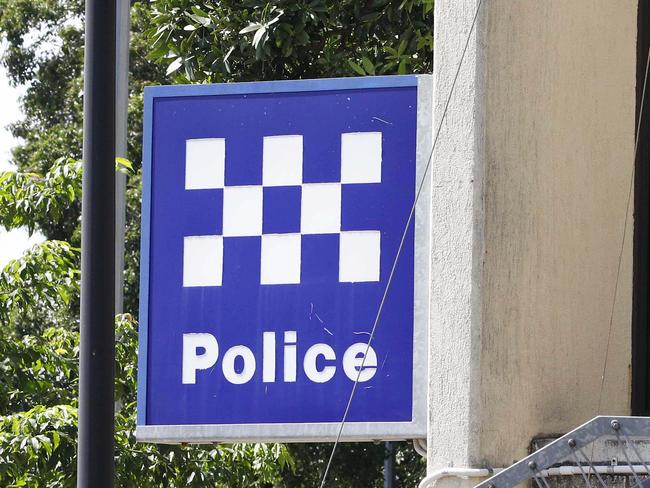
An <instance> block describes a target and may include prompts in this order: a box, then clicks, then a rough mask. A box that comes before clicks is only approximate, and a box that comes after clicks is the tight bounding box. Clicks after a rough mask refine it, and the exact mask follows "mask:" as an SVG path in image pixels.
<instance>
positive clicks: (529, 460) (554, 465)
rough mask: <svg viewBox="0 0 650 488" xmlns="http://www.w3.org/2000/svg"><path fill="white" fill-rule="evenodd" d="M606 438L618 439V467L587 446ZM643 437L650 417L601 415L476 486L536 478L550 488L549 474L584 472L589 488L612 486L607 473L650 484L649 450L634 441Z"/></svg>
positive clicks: (504, 486) (490, 487) (648, 433)
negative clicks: (600, 460) (598, 459)
mask: <svg viewBox="0 0 650 488" xmlns="http://www.w3.org/2000/svg"><path fill="white" fill-rule="evenodd" d="M604 437H615V438H616V441H617V446H618V449H619V450H620V454H621V455H622V456H620V461H618V464H617V465H615V466H614V465H608V466H604V465H602V464H599V463H596V462H595V461H594V456H593V452H594V450H593V448H592V449H591V452H588V451H589V450H587V449H585V448H586V447H587V446H589V445H592V444H593V443H594V441H596V440H598V439H601V438H604ZM639 437H645V438H650V417H606V416H599V417H596V418H594V419H592V420H590V421H589V422H587V423H585V424H583V425H581V426H580V427H578V428H577V429H575V430H573V431H571V432H569V433H568V434H566V435H563V436H562V437H560V438H558V439H556V440H554V441H553V442H551V443H550V444H548V445H546V446H544V447H542V448H541V449H539V450H538V451H535V452H534V453H532V454H531V455H530V456H528V457H526V458H524V459H522V460H521V461H519V462H516V463H515V464H513V465H512V466H510V467H508V468H506V469H503V470H501V471H499V472H498V473H497V474H495V475H493V476H492V477H490V478H488V479H487V480H485V481H483V482H482V483H480V484H478V485H476V487H475V488H511V487H514V486H517V485H518V484H519V483H522V482H524V481H527V480H534V482H535V485H536V486H537V487H538V488H550V484H549V482H548V480H547V478H548V477H549V476H566V475H572V474H575V475H580V476H581V477H582V479H583V480H584V483H585V486H587V487H588V488H595V487H601V488H608V485H607V482H606V477H604V475H622V474H623V475H629V476H632V477H633V478H634V485H633V486H635V487H644V486H648V487H650V479H648V478H645V477H644V475H648V474H650V470H649V469H648V466H649V465H650V456H649V455H648V453H644V454H645V455H642V453H641V452H640V451H639V448H638V446H637V445H636V444H635V443H634V442H632V440H631V439H633V438H639ZM566 463H569V464H568V465H567V464H566ZM561 464H564V465H561ZM558 465H559V466H558ZM642 477H643V478H642ZM646 479H648V481H646Z"/></svg>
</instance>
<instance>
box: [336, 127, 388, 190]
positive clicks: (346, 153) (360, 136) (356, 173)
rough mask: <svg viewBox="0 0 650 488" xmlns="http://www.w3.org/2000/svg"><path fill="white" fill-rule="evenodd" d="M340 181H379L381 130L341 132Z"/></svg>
mask: <svg viewBox="0 0 650 488" xmlns="http://www.w3.org/2000/svg"><path fill="white" fill-rule="evenodd" d="M341 183H381V132H349V133H345V134H341Z"/></svg>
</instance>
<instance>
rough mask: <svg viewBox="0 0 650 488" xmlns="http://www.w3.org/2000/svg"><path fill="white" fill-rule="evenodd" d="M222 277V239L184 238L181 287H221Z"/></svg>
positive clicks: (206, 237)
mask: <svg viewBox="0 0 650 488" xmlns="http://www.w3.org/2000/svg"><path fill="white" fill-rule="evenodd" d="M222 275H223V237H221V236H188V237H185V238H184V242H183V286H221V279H222Z"/></svg>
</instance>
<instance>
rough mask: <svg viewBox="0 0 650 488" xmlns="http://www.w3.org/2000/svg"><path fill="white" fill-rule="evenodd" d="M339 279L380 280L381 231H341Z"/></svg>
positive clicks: (341, 280) (351, 281)
mask: <svg viewBox="0 0 650 488" xmlns="http://www.w3.org/2000/svg"><path fill="white" fill-rule="evenodd" d="M340 239H341V241H340V245H339V281H340V282H346V283H356V282H360V281H379V262H380V261H379V258H380V255H381V233H380V232H379V231H376V230H371V231H353V232H341V236H340Z"/></svg>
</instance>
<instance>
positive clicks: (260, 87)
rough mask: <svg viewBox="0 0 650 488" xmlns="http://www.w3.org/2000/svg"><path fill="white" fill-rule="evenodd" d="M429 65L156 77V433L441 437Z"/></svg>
mask: <svg viewBox="0 0 650 488" xmlns="http://www.w3.org/2000/svg"><path fill="white" fill-rule="evenodd" d="M430 82H431V80H430V78H429V77H426V76H423V77H416V76H393V77H376V78H361V79H335V80H305V81H289V82H263V83H241V84H222V85H201V86H196V85H193V86H163V87H151V88H147V89H146V90H145V125H144V127H145V129H144V162H143V165H144V171H143V175H144V177H143V178H144V180H143V207H142V253H141V297H140V308H141V309H140V321H141V330H140V364H139V391H138V427H137V436H138V439H140V440H144V441H158V442H192V441H235V440H285V441H291V440H305V441H307V440H328V439H332V438H334V437H335V436H336V433H337V429H338V424H337V422H339V421H340V420H341V418H342V416H343V412H344V410H345V407H346V404H347V401H348V397H349V395H350V392H351V389H352V386H353V384H354V381H355V380H356V378H357V376H359V386H358V388H357V391H356V395H355V398H354V401H353V403H352V406H351V409H350V412H349V415H348V419H347V420H348V423H347V424H346V427H345V430H344V431H343V438H345V439H358V440H363V439H367V440H371V439H400V438H416V437H425V436H426V411H425V406H426V391H427V389H426V381H427V380H426V369H427V368H426V359H425V358H426V340H427V339H426V329H427V320H428V287H429V276H428V268H429V266H428V259H429V256H428V247H429V246H428V243H429V228H428V222H429V210H428V209H429V201H430V195H429V192H428V185H427V184H425V187H424V188H425V191H424V192H423V194H422V195H421V198H420V201H419V204H418V206H417V209H416V213H415V218H414V220H413V222H412V225H411V226H410V228H409V229H408V233H407V235H406V240H405V242H404V246H403V249H402V252H401V255H400V258H399V260H398V263H397V267H396V269H395V273H394V276H393V281H392V285H391V288H390V291H389V293H388V296H387V300H386V303H385V307H384V310H383V313H382V316H381V320H380V322H379V324H378V326H377V331H376V334H375V337H374V339H373V342H372V344H371V347H370V348H367V343H368V338H369V333H370V330H371V328H372V325H373V322H374V320H375V316H376V314H377V309H378V307H379V302H380V300H381V297H382V294H383V291H384V289H385V287H386V283H387V280H388V276H389V274H390V271H391V267H392V264H393V261H394V259H395V256H396V253H397V249H398V247H399V244H400V240H401V238H402V234H403V231H404V226H405V224H406V222H407V218H408V215H409V212H410V210H411V206H412V204H413V201H414V198H415V194H416V191H417V183H418V182H419V181H420V180H421V178H422V175H423V169H424V166H425V165H426V160H427V158H428V156H429V151H430V144H431V139H430V138H431V124H430V113H431V112H430V108H431V88H430Z"/></svg>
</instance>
